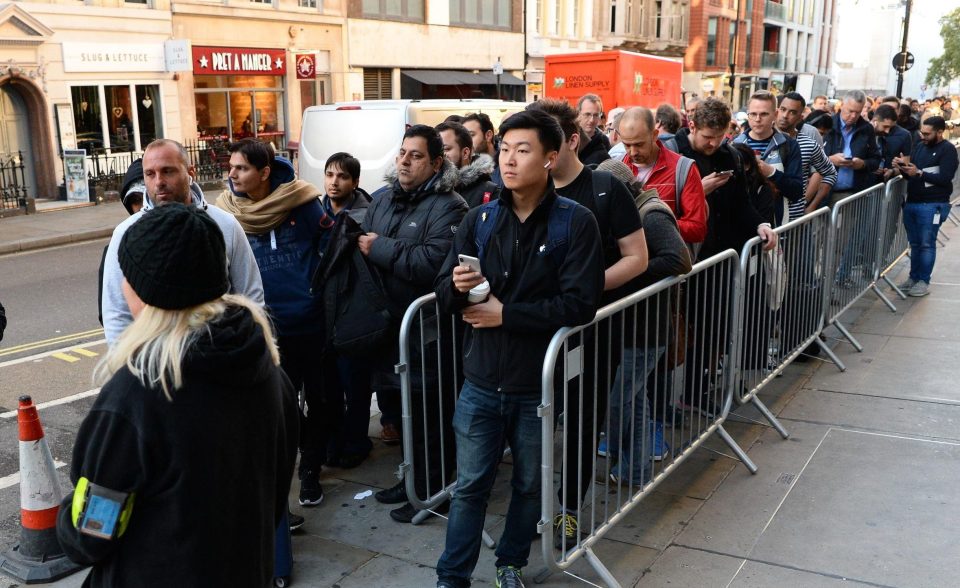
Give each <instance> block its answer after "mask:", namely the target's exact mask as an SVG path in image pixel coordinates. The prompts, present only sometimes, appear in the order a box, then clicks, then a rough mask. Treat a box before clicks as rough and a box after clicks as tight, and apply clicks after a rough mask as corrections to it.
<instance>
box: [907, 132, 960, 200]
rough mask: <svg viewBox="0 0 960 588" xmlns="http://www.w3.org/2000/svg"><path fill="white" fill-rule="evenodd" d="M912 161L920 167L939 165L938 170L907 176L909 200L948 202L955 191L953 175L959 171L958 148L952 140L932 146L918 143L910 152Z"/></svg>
mask: <svg viewBox="0 0 960 588" xmlns="http://www.w3.org/2000/svg"><path fill="white" fill-rule="evenodd" d="M910 163H912V164H914V165H916V166H917V168H918V169H921V170H923V169H930V168H934V167H939V168H940V169H939V170H938V171H935V172H934V171H930V172H923V177H922V178H921V177H920V175H919V174H917V175H915V176H913V177H912V178H910V177H908V178H907V202H909V203H911V204H912V203H921V202H948V201H949V200H950V195H951V194H952V193H953V176H954V175H956V173H957V148H956V147H954V146H953V144H952V143H951V142H950V141H946V140H944V141H940V142H939V143H937V144H936V145H934V146H933V147H930V146H929V145H927V144H926V143H924V142H923V141H920V142H919V143H917V145H916V147H914V148H913V153H911V154H910Z"/></svg>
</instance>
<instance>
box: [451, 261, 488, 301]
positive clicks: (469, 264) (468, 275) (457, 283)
mask: <svg viewBox="0 0 960 588" xmlns="http://www.w3.org/2000/svg"><path fill="white" fill-rule="evenodd" d="M457 260H458V261H459V262H460V263H459V265H457V267H455V268H453V287H454V288H456V289H457V291H458V292H460V293H461V294H466V293H468V292H469V291H470V290H471V289H472V288H474V287H475V286H478V285H479V284H481V283H482V282H484V281H485V279H484V277H483V273H482V272H481V271H480V260H479V259H477V258H476V257H473V256H471V255H463V254H459V255H458V256H457Z"/></svg>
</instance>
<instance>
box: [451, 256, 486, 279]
mask: <svg viewBox="0 0 960 588" xmlns="http://www.w3.org/2000/svg"><path fill="white" fill-rule="evenodd" d="M457 259H458V260H459V261H460V265H464V266H467V267H468V268H470V269H471V270H473V271H475V272H477V273H478V274H480V273H483V272H482V271H480V259H479V258H477V257H473V256H472V255H464V254H462V253H461V254H459V255H458V256H457Z"/></svg>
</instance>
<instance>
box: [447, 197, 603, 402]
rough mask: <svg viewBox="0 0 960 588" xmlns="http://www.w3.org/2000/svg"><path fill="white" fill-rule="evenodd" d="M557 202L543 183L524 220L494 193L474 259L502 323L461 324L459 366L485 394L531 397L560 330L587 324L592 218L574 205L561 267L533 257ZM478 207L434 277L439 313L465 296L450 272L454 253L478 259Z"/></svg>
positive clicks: (596, 256)
mask: <svg viewBox="0 0 960 588" xmlns="http://www.w3.org/2000/svg"><path fill="white" fill-rule="evenodd" d="M556 198H557V195H556V192H555V191H554V189H553V183H552V182H551V183H550V184H549V185H548V188H547V192H546V194H545V195H544V198H543V200H542V201H541V203H540V205H539V206H538V207H537V208H536V209H535V210H534V211H533V213H531V214H530V216H529V217H528V218H527V219H526V221H524V222H523V223H521V222H520V220H519V219H518V218H517V215H516V214H514V212H513V194H512V193H511V191H510V190H508V189H506V188H504V189H503V190H502V191H501V193H500V200H499V201H498V202H499V205H500V206H501V207H502V208H501V210H500V213H499V214H498V215H497V224H496V226H495V227H494V229H493V233H492V234H491V236H490V242H489V243H487V245H486V248H485V251H484V257H483V259H482V260H481V269H482V270H483V275H484V276H485V277H486V278H487V280H488V281H489V282H490V291H491V294H492V295H493V296H495V297H496V298H497V299H498V300H499V301H500V302H501V303H503V324H502V326H500V327H497V328H485V329H474V328H471V327H467V331H466V334H465V336H464V343H463V369H464V374H465V375H466V377H467V379H468V380H470V381H471V382H473V383H474V384H476V385H477V386H480V387H482V388H485V389H488V390H501V391H503V392H506V393H527V394H532V393H538V392H539V391H540V386H541V378H540V376H541V371H542V369H543V357H544V353H545V352H546V349H547V345H548V344H549V343H550V339H551V338H552V337H553V335H554V334H555V333H556V332H557V330H558V329H559V328H561V327H565V326H574V325H579V324H584V323H588V322H590V321H591V320H593V317H594V315H595V314H596V311H597V306H598V304H599V302H600V295H601V293H602V292H603V253H602V250H601V245H600V231H599V229H598V228H597V221H596V220H595V219H594V217H593V214H592V213H591V212H590V211H589V210H588V209H587V208H585V207H582V206H580V205H577V208H576V210H575V211H574V214H573V218H572V220H571V224H570V236H569V245H568V248H567V253H566V257H565V258H564V261H563V263H562V265H561V266H560V267H559V268H558V267H556V266H555V263H556V262H555V261H554V260H553V258H552V257H551V256H550V255H549V254H547V255H543V254H541V253H539V249H540V247H541V245H542V244H544V243H546V241H547V217H548V214H549V212H550V208H551V207H552V206H553V202H554V200H555V199H556ZM480 210H481V209H480V208H475V209H473V210H471V211H470V212H468V213H467V216H466V217H465V218H464V219H463V222H462V223H461V224H460V228H459V230H458V231H457V234H456V237H455V239H454V243H453V248H452V249H451V250H450V254H449V255H448V256H447V260H446V262H445V263H444V264H443V270H442V271H441V272H440V275H439V276H438V277H437V281H436V292H437V298H438V300H439V302H440V305H441V308H443V309H444V310H445V311H446V312H458V311H460V310H461V309H463V308H464V307H465V306H466V305H467V296H466V295H465V294H460V293H459V292H457V290H456V289H455V288H454V287H453V281H452V275H453V268H454V266H456V265H457V264H458V259H457V256H458V255H459V254H461V253H463V254H466V255H473V256H476V255H477V246H476V237H475V228H476V223H477V216H478V215H479V214H480Z"/></svg>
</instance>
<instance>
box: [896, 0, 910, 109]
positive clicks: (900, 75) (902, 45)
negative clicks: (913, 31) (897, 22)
mask: <svg viewBox="0 0 960 588" xmlns="http://www.w3.org/2000/svg"><path fill="white" fill-rule="evenodd" d="M911 8H913V0H907V13H906V14H905V15H904V17H903V41H902V42H901V43H900V54H901V55H906V53H907V35H908V34H909V32H910V9H911ZM905 65H906V60H904V65H902V66H900V67H898V68H897V98H903V72H904V71H905V67H904V66H905Z"/></svg>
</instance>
